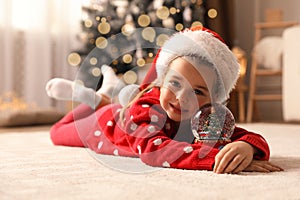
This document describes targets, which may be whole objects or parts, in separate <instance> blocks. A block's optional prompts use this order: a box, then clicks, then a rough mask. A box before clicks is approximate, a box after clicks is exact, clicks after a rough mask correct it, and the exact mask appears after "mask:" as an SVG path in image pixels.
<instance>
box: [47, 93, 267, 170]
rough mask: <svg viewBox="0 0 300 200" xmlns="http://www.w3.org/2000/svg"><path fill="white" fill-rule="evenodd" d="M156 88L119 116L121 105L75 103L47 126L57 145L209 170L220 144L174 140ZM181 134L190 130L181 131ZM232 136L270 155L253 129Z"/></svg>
mask: <svg viewBox="0 0 300 200" xmlns="http://www.w3.org/2000/svg"><path fill="white" fill-rule="evenodd" d="M159 95H160V90H159V88H153V89H151V90H149V91H148V92H146V93H145V94H143V96H142V97H140V98H139V99H138V100H137V101H136V102H134V103H133V105H132V106H131V107H129V108H128V109H127V110H126V111H125V113H124V120H123V121H122V120H121V119H120V117H119V114H120V110H121V106H120V105H118V104H111V105H107V106H105V107H102V108H99V109H97V110H96V111H94V110H92V109H91V108H89V107H88V106H86V105H83V104H81V105H79V106H78V107H77V108H75V109H74V110H73V111H72V112H70V113H68V114H67V115H66V116H65V117H64V118H63V119H61V120H60V121H59V122H58V123H56V124H55V125H54V126H53V127H52V129H51V132H50V133H51V139H52V141H53V143H54V144H56V145H67V146H79V147H88V148H90V149H91V150H93V151H95V152H96V153H101V154H111V155H120V156H131V157H140V159H141V160H142V161H143V162H144V163H146V164H148V165H151V166H159V167H172V168H182V169H200V170H212V168H213V164H214V161H215V156H216V154H217V153H218V152H219V151H220V150H219V147H220V145H221V144H216V145H215V146H212V144H211V143H196V144H191V143H188V142H182V141H176V140H175V139H176V138H174V137H175V135H176V132H177V131H178V127H176V123H175V122H174V121H172V120H171V119H169V118H168V116H167V115H166V113H165V111H164V110H163V109H162V108H161V106H160V104H159ZM184 134H192V132H191V131H190V132H185V133H184ZM231 141H232V142H234V141H245V142H248V143H249V144H251V145H252V146H254V147H256V148H257V149H258V150H259V152H260V154H259V155H255V159H260V160H268V159H269V155H270V152H269V147H268V144H267V143H266V141H265V140H264V138H263V137H262V136H260V135H258V134H256V133H252V132H248V131H246V130H244V129H242V128H239V127H235V130H234V133H233V135H232V137H231Z"/></svg>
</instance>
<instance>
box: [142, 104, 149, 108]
mask: <svg viewBox="0 0 300 200" xmlns="http://www.w3.org/2000/svg"><path fill="white" fill-rule="evenodd" d="M142 107H143V108H149V107H150V106H149V105H148V104H143V105H142Z"/></svg>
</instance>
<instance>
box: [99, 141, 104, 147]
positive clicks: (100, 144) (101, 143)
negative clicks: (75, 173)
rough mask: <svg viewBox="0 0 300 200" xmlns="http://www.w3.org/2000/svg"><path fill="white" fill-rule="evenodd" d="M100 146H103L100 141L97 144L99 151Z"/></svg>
mask: <svg viewBox="0 0 300 200" xmlns="http://www.w3.org/2000/svg"><path fill="white" fill-rule="evenodd" d="M102 145H103V142H102V141H100V142H99V143H98V149H101V147H102Z"/></svg>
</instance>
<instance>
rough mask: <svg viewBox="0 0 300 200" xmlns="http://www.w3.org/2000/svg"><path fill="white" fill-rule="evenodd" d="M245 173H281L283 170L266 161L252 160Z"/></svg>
mask: <svg viewBox="0 0 300 200" xmlns="http://www.w3.org/2000/svg"><path fill="white" fill-rule="evenodd" d="M243 171H245V172H266V173H268V172H279V171H283V169H282V168H281V167H279V166H276V165H274V164H272V163H271V162H269V161H264V160H252V162H251V163H250V165H249V166H248V167H246V168H245V169H244V170H243Z"/></svg>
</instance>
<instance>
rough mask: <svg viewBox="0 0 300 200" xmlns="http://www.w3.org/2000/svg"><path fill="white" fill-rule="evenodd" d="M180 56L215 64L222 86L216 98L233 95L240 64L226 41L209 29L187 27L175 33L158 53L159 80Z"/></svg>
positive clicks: (157, 68)
mask: <svg viewBox="0 0 300 200" xmlns="http://www.w3.org/2000/svg"><path fill="white" fill-rule="evenodd" d="M178 56H184V57H191V58H195V59H196V60H197V59H198V60H203V61H205V62H209V63H211V64H212V65H213V68H214V70H215V71H216V73H217V76H218V78H219V83H218V86H216V87H218V88H219V89H218V91H217V92H216V94H215V95H216V96H214V101H216V102H224V101H226V100H227V99H228V98H229V94H230V92H231V90H232V89H233V88H234V87H235V84H236V82H237V79H238V77H239V69H240V66H239V63H238V62H237V59H236V57H235V56H234V54H233V53H232V52H231V50H230V49H229V48H228V46H227V45H226V44H224V43H223V42H222V41H221V40H219V39H218V38H216V37H214V35H213V34H212V33H210V32H208V31H205V30H194V31H192V30H189V29H187V30H185V31H183V32H179V33H176V34H174V35H173V36H172V37H171V38H170V39H169V40H168V41H166V43H165V44H164V45H163V47H162V49H161V51H160V53H159V55H158V58H157V61H156V72H157V77H158V79H159V78H161V77H163V75H164V74H165V73H166V72H167V70H168V66H169V64H170V62H171V61H172V60H173V59H175V58H176V57H178ZM195 59H193V60H195ZM194 66H195V65H194ZM195 67H197V66H195ZM198 70H200V69H198ZM220 88H222V89H223V91H222V90H220Z"/></svg>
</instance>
